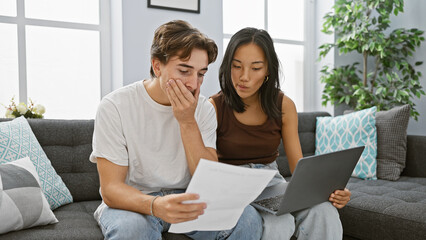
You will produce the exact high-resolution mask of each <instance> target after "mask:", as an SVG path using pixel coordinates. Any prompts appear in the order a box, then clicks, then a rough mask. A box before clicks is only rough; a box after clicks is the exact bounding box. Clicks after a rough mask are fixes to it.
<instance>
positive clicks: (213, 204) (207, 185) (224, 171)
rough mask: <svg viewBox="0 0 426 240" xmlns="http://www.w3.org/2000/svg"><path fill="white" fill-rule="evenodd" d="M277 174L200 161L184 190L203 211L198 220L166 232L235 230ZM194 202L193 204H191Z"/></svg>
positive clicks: (179, 224)
mask: <svg viewBox="0 0 426 240" xmlns="http://www.w3.org/2000/svg"><path fill="white" fill-rule="evenodd" d="M276 173H277V171H276V170H270V169H268V170H267V169H253V168H245V167H238V166H233V165H229V164H224V163H218V162H213V161H208V160H204V159H201V160H200V162H199V163H198V166H197V169H196V170H195V172H194V175H193V176H192V179H191V182H190V183H189V185H188V188H187V189H186V192H187V193H197V194H199V195H200V199H199V200H197V201H195V202H205V203H206V204H207V208H206V209H204V214H203V215H201V216H199V217H198V219H196V220H193V221H188V222H183V223H177V224H172V225H171V226H170V229H169V232H173V233H185V232H191V231H219V230H227V229H231V228H233V227H235V225H236V224H237V222H238V219H239V218H240V216H241V214H242V213H243V211H244V208H245V207H247V205H249V204H250V203H251V202H252V201H253V200H255V199H256V198H257V197H258V196H259V195H260V193H261V192H262V191H263V189H264V188H265V187H266V185H267V184H268V182H269V181H271V179H272V178H273V177H274V175H275V174H276ZM192 202H194V201H192Z"/></svg>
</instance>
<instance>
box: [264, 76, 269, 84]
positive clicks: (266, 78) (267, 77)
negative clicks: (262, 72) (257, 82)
mask: <svg viewBox="0 0 426 240" xmlns="http://www.w3.org/2000/svg"><path fill="white" fill-rule="evenodd" d="M268 80H269V75H268V76H266V77H265V81H264V82H263V83H266V82H267V81H268Z"/></svg>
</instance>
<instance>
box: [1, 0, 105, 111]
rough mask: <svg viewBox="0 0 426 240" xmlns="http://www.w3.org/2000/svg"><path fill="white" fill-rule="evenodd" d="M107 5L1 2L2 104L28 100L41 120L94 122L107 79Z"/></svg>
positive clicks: (91, 0) (77, 0)
mask: <svg viewBox="0 0 426 240" xmlns="http://www.w3.org/2000/svg"><path fill="white" fill-rule="evenodd" d="M108 2H109V1H100V0H1V1H0V36H2V37H1V38H0V103H2V104H3V105H9V103H10V99H11V98H12V97H15V102H25V103H27V102H28V98H31V99H32V100H33V101H34V102H35V103H36V104H42V105H44V106H45V107H46V113H45V118H62V119H93V118H94V117H95V114H96V109H97V106H98V104H99V102H100V99H101V97H102V96H103V95H104V94H106V93H107V92H108V87H106V86H108V85H110V78H111V76H110V75H111V74H110V72H109V70H108V69H110V59H109V49H110V47H109V5H107V4H109V3H108ZM4 111H5V109H4V107H2V106H0V117H3V116H4Z"/></svg>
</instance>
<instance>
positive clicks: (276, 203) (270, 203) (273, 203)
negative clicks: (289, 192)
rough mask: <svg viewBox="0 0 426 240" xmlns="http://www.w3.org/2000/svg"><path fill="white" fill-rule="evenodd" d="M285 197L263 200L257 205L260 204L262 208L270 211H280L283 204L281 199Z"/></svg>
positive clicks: (279, 196)
mask: <svg viewBox="0 0 426 240" xmlns="http://www.w3.org/2000/svg"><path fill="white" fill-rule="evenodd" d="M283 196H284V195H278V196H275V197H271V198H266V199H262V200H259V201H256V202H255V203H257V204H259V205H260V206H262V207H265V208H267V209H270V210H272V211H278V209H279V207H280V203H281V199H282V198H283Z"/></svg>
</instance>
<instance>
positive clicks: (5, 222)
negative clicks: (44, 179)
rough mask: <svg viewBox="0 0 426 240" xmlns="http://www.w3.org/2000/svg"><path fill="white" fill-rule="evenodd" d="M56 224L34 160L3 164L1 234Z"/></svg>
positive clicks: (0, 181) (1, 176) (0, 186)
mask: <svg viewBox="0 0 426 240" xmlns="http://www.w3.org/2000/svg"><path fill="white" fill-rule="evenodd" d="M57 222H58V220H57V219H56V217H55V215H54V214H53V212H52V210H50V206H49V203H48V202H47V200H46V197H45V196H44V194H43V192H42V190H41V188H40V179H39V176H38V175H37V172H36V169H35V167H34V165H33V163H32V162H31V160H30V159H29V158H28V157H25V158H22V159H19V160H16V161H13V162H9V163H4V164H0V223H1V224H0V234H3V233H7V232H10V231H16V230H20V229H24V228H30V227H34V226H38V225H47V224H51V223H57Z"/></svg>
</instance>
